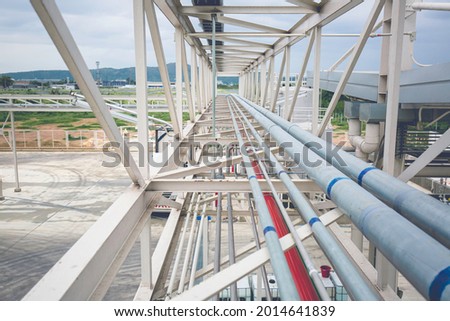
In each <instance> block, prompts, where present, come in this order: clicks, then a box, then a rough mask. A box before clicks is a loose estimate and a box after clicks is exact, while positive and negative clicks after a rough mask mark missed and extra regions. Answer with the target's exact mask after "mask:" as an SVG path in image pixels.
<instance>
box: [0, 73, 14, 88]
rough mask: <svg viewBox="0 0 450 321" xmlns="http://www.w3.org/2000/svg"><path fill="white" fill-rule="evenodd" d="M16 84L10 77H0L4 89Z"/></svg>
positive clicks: (0, 84)
mask: <svg viewBox="0 0 450 321" xmlns="http://www.w3.org/2000/svg"><path fill="white" fill-rule="evenodd" d="M13 84H14V80H13V79H12V78H11V77H9V76H5V75H3V76H0V86H2V87H3V88H9V87H11V86H12V85H13Z"/></svg>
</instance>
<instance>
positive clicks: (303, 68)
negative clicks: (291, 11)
mask: <svg viewBox="0 0 450 321" xmlns="http://www.w3.org/2000/svg"><path fill="white" fill-rule="evenodd" d="M315 30H316V29H313V31H312V32H311V35H310V36H309V41H308V46H307V47H306V51H305V55H304V57H303V62H302V65H301V68H300V72H299V73H298V81H297V83H296V85H295V90H294V94H293V96H292V101H291V105H290V107H289V111H288V112H287V118H286V119H287V120H289V121H290V120H291V118H292V115H293V113H294V108H295V104H296V103H297V97H298V94H299V92H300V88H301V87H302V82H303V77H304V76H305V72H306V67H307V66H308V61H309V57H310V56H311V50H312V47H313V44H314V40H315V34H316V31H315Z"/></svg>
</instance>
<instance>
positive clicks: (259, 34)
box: [188, 31, 306, 48]
mask: <svg viewBox="0 0 450 321" xmlns="http://www.w3.org/2000/svg"><path fill="white" fill-rule="evenodd" d="M188 35H189V36H192V37H197V38H207V37H211V35H212V34H211V32H193V33H189V34H188ZM295 36H297V37H300V36H306V35H305V34H304V33H286V32H283V33H272V32H240V31H235V32H225V31H224V32H220V33H218V34H217V37H218V38H223V37H251V38H254V37H264V38H274V37H275V38H282V37H295ZM267 46H268V48H272V45H267Z"/></svg>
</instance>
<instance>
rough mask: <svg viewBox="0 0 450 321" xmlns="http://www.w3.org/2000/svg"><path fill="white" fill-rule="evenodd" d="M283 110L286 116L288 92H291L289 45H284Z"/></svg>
mask: <svg viewBox="0 0 450 321" xmlns="http://www.w3.org/2000/svg"><path fill="white" fill-rule="evenodd" d="M284 79H285V80H284V108H283V109H284V110H283V116H284V117H285V118H286V116H287V112H288V109H289V105H290V104H289V102H290V101H289V99H290V98H289V94H290V93H291V81H290V80H291V46H286V70H285V76H284Z"/></svg>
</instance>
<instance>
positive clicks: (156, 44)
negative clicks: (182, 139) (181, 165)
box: [145, 0, 182, 135]
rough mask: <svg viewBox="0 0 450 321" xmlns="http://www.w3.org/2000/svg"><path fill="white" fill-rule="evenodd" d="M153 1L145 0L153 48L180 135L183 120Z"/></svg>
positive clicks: (175, 125)
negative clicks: (176, 102) (178, 112)
mask: <svg viewBox="0 0 450 321" xmlns="http://www.w3.org/2000/svg"><path fill="white" fill-rule="evenodd" d="M153 2H154V0H145V12H146V14H147V21H148V25H149V28H150V33H151V36H152V41H153V49H154V50H155V55H156V60H157V62H158V67H159V73H160V75H161V81H162V83H163V88H164V94H165V96H166V101H167V105H168V108H169V114H170V120H171V121H172V125H173V132H174V133H175V135H180V134H181V130H182V127H181V126H180V123H181V121H180V120H179V119H178V115H177V110H176V108H175V104H174V101H173V96H172V90H171V87H170V79H169V73H168V71H167V65H166V58H165V55H164V48H163V46H162V41H161V34H160V32H159V25H158V19H157V17H156V12H155V6H154V3H153Z"/></svg>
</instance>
